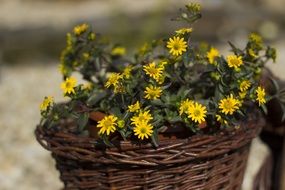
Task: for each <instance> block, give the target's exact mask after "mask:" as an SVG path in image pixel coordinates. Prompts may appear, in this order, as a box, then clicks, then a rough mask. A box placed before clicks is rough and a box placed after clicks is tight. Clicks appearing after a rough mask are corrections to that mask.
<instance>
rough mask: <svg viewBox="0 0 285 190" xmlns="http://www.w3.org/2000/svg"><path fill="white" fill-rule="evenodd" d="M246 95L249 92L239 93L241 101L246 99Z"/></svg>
mask: <svg viewBox="0 0 285 190" xmlns="http://www.w3.org/2000/svg"><path fill="white" fill-rule="evenodd" d="M246 94H247V91H244V92H239V97H240V98H241V99H244V98H245V96H246Z"/></svg>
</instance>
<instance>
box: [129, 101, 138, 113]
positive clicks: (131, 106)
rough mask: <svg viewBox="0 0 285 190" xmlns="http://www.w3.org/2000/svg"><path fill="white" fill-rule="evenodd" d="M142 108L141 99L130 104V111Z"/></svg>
mask: <svg viewBox="0 0 285 190" xmlns="http://www.w3.org/2000/svg"><path fill="white" fill-rule="evenodd" d="M140 109H141V105H140V102H139V101H137V102H136V103H134V104H132V105H129V106H128V110H129V112H137V111H139V110H140Z"/></svg>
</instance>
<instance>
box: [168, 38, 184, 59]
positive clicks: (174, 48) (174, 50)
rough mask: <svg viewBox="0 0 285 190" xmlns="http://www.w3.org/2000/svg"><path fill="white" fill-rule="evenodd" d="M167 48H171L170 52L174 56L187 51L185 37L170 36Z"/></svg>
mask: <svg viewBox="0 0 285 190" xmlns="http://www.w3.org/2000/svg"><path fill="white" fill-rule="evenodd" d="M166 47H167V48H169V49H170V50H169V53H170V54H172V55H174V56H179V55H182V53H183V52H185V51H186V48H187V42H186V41H185V40H184V38H180V37H173V38H169V41H168V42H167V46H166Z"/></svg>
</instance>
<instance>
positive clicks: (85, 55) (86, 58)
mask: <svg viewBox="0 0 285 190" xmlns="http://www.w3.org/2000/svg"><path fill="white" fill-rule="evenodd" d="M82 56H83V59H84V60H86V61H88V60H89V59H90V54H89V53H87V52H85V53H83V54H82Z"/></svg>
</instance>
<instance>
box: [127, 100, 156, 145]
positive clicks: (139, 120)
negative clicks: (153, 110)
mask: <svg viewBox="0 0 285 190" xmlns="http://www.w3.org/2000/svg"><path fill="white" fill-rule="evenodd" d="M128 111H129V112H130V113H133V114H134V116H133V117H132V118H131V124H132V125H134V129H133V130H134V134H135V135H136V136H137V137H138V138H139V139H142V140H143V139H148V138H149V137H150V136H151V135H152V133H153V130H152V129H153V126H152V125H151V124H150V121H151V120H152V119H153V117H152V115H151V114H150V113H149V110H147V111H143V110H142V109H141V104H140V103H139V101H137V102H136V103H134V104H132V105H129V106H128Z"/></svg>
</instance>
